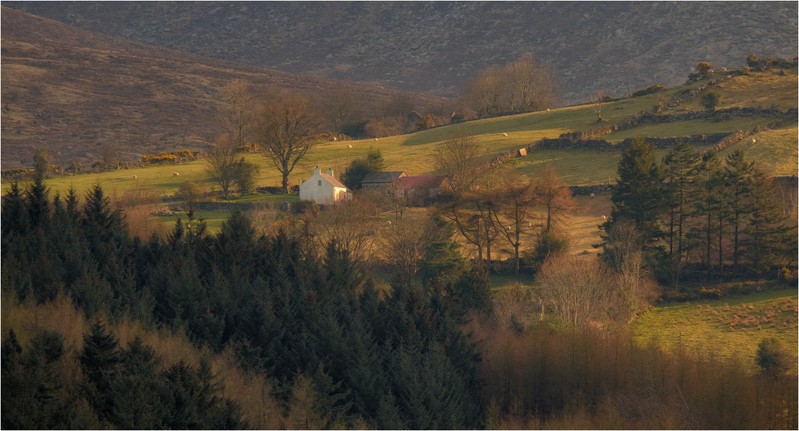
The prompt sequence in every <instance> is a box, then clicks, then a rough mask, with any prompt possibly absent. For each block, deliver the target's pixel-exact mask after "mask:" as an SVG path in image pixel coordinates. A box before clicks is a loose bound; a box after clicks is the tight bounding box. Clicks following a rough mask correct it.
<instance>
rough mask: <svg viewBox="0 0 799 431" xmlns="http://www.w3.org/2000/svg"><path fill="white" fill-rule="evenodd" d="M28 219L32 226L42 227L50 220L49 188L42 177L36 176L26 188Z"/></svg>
mask: <svg viewBox="0 0 799 431" xmlns="http://www.w3.org/2000/svg"><path fill="white" fill-rule="evenodd" d="M25 194H26V195H27V204H28V221H29V222H30V226H31V227H32V228H34V229H35V228H41V229H43V228H44V227H45V226H47V223H48V222H49V221H50V202H49V199H50V198H49V197H48V195H49V190H48V189H47V186H46V185H45V184H44V178H43V177H36V178H34V180H33V183H31V184H30V185H29V186H28V189H27V190H26V193H25Z"/></svg>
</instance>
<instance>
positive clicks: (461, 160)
mask: <svg viewBox="0 0 799 431" xmlns="http://www.w3.org/2000/svg"><path fill="white" fill-rule="evenodd" d="M433 158H434V160H435V167H436V171H437V172H438V173H439V174H441V175H443V176H444V177H445V178H446V182H447V184H448V185H449V187H450V189H451V190H452V192H453V193H454V194H455V195H461V194H463V193H464V192H466V191H468V190H470V189H471V188H472V187H473V186H474V185H475V184H476V183H477V180H478V179H479V178H480V177H481V176H482V174H483V173H484V171H485V170H486V169H487V168H486V166H485V163H484V157H483V155H482V153H481V150H480V147H479V146H478V145H477V141H476V140H475V138H474V137H473V136H457V137H455V138H453V139H450V140H448V141H445V142H443V143H442V144H439V146H438V148H436V152H435V154H434V155H433Z"/></svg>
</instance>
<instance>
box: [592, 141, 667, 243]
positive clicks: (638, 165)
mask: <svg viewBox="0 0 799 431" xmlns="http://www.w3.org/2000/svg"><path fill="white" fill-rule="evenodd" d="M617 174H618V181H617V184H616V186H615V187H614V189H613V194H612V195H611V203H612V210H611V214H610V219H609V220H608V222H607V224H606V225H605V226H604V229H605V231H606V232H607V231H608V230H609V225H611V224H613V223H617V222H620V221H622V220H629V221H631V222H633V223H634V224H635V227H636V229H638V231H639V232H641V234H642V235H643V238H644V239H645V244H644V245H643V246H644V247H643V248H644V249H645V250H649V251H652V250H653V248H654V244H655V243H656V241H657V240H658V239H660V238H661V237H662V233H661V232H660V229H659V228H658V217H659V214H660V211H661V209H662V207H663V205H662V202H663V190H662V187H661V183H662V179H663V176H662V174H661V171H660V167H659V164H658V162H657V160H656V158H655V148H654V147H653V146H652V145H650V144H647V143H646V142H645V141H644V140H642V139H636V140H635V141H634V142H633V144H632V145H631V146H630V147H629V148H627V149H626V150H624V152H623V153H622V155H621V160H620V161H619V166H618V169H617Z"/></svg>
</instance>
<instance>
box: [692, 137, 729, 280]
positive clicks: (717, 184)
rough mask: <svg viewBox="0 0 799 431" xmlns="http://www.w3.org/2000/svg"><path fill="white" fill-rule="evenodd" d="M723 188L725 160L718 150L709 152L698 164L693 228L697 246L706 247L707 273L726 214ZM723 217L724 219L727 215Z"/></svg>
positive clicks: (703, 252) (704, 260)
mask: <svg viewBox="0 0 799 431" xmlns="http://www.w3.org/2000/svg"><path fill="white" fill-rule="evenodd" d="M723 191H724V179H723V171H722V169H721V163H720V161H719V159H718V158H716V155H715V153H713V152H708V153H705V154H704V155H702V160H701V162H700V163H699V165H698V166H697V187H696V188H695V189H694V192H693V197H692V200H693V202H694V207H693V213H694V216H695V217H696V218H697V223H696V225H695V227H693V228H692V229H691V236H693V237H696V238H697V246H698V247H699V248H700V249H701V250H702V253H701V256H702V264H703V266H704V267H705V271H706V273H707V274H709V273H710V271H711V268H712V260H713V257H714V256H713V251H714V247H715V246H716V243H715V238H716V235H717V234H718V228H719V226H718V224H719V221H720V220H719V219H720V217H719V216H720V215H722V209H723ZM721 219H722V220H723V217H721Z"/></svg>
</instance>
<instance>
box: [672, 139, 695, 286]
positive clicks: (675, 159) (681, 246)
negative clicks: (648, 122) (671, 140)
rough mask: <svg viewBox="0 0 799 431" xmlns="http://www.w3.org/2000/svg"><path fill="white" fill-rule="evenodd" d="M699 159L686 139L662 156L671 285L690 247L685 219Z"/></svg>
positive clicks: (689, 215)
mask: <svg viewBox="0 0 799 431" xmlns="http://www.w3.org/2000/svg"><path fill="white" fill-rule="evenodd" d="M699 162H700V160H699V154H698V153H697V152H696V151H695V150H694V149H693V148H692V147H691V146H690V145H689V144H686V143H681V144H678V145H677V146H676V147H674V148H673V149H672V150H671V151H669V152H668V154H666V157H665V158H664V159H663V165H664V169H663V183H664V187H663V197H664V202H665V205H664V206H665V207H666V208H665V209H666V216H665V224H666V228H665V240H666V242H667V244H668V245H667V249H666V250H667V256H668V260H669V263H668V267H669V272H670V273H671V278H672V281H673V283H674V287H675V288H676V287H677V282H678V280H679V277H680V272H681V271H682V267H683V266H684V265H685V263H686V261H687V258H688V256H687V254H688V252H689V251H690V248H691V244H690V243H689V240H688V221H689V218H690V217H691V215H692V212H693V211H692V209H693V206H694V202H693V196H694V193H695V192H694V190H695V188H696V187H697V179H696V176H697V168H698V166H699Z"/></svg>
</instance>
